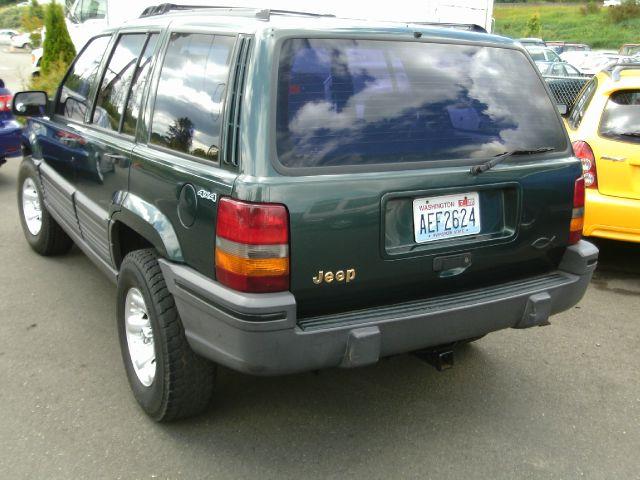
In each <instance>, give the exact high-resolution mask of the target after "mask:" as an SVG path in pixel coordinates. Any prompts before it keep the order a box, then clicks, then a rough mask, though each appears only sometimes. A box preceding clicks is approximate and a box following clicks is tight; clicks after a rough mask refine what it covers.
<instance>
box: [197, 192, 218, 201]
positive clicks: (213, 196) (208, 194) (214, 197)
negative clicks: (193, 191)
mask: <svg viewBox="0 0 640 480" xmlns="http://www.w3.org/2000/svg"><path fill="white" fill-rule="evenodd" d="M198 196H199V197H200V198H204V199H206V200H211V201H212V202H213V203H215V202H217V201H218V194H217V193H215V192H207V191H206V190H205V189H204V188H201V189H200V190H198Z"/></svg>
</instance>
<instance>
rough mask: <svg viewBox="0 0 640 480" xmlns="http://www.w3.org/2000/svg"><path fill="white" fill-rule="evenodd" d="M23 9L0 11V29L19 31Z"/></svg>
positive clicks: (14, 8) (10, 8)
mask: <svg viewBox="0 0 640 480" xmlns="http://www.w3.org/2000/svg"><path fill="white" fill-rule="evenodd" d="M22 10H24V7H7V8H3V9H1V10H0V28H12V29H15V30H17V29H19V28H20V27H21V26H22V23H21V21H20V19H21V17H22Z"/></svg>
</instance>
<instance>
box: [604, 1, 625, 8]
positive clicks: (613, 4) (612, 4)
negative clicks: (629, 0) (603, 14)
mask: <svg viewBox="0 0 640 480" xmlns="http://www.w3.org/2000/svg"><path fill="white" fill-rule="evenodd" d="M620 5H622V0H604V2H603V4H602V6H603V7H618V6H620Z"/></svg>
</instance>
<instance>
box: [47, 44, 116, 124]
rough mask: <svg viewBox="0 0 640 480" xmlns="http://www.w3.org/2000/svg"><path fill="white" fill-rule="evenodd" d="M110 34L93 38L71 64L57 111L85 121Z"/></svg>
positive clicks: (79, 120) (68, 116) (72, 118)
mask: <svg viewBox="0 0 640 480" xmlns="http://www.w3.org/2000/svg"><path fill="white" fill-rule="evenodd" d="M109 40H110V37H109V36H104V37H97V38H94V39H93V40H91V41H90V42H89V43H88V44H87V46H86V47H85V49H84V50H83V51H82V53H81V54H80V56H78V58H76V60H75V63H74V64H73V65H72V66H71V69H70V70H69V72H68V74H67V77H66V79H65V81H64V83H63V84H62V90H61V92H60V99H59V101H58V103H57V104H56V113H57V114H59V115H63V116H64V117H67V118H69V119H71V120H76V121H78V122H82V121H84V116H85V113H86V111H87V107H88V99H87V97H88V95H89V92H90V91H91V87H92V86H93V85H95V83H97V81H98V70H99V68H100V62H101V61H102V57H103V55H104V54H105V51H106V50H107V46H108V45H109Z"/></svg>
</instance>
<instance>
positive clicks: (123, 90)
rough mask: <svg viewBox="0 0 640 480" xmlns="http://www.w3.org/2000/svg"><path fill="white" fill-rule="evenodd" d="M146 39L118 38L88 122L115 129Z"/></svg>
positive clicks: (132, 36) (124, 36)
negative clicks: (91, 117)
mask: <svg viewBox="0 0 640 480" xmlns="http://www.w3.org/2000/svg"><path fill="white" fill-rule="evenodd" d="M146 39H147V36H146V35H145V34H128V35H122V36H121V37H120V38H119V39H118V43H117V45H116V47H115V49H114V50H113V54H112V55H111V58H110V59H109V63H108V64H107V67H106V69H105V71H104V75H103V77H102V83H101V84H100V89H99V91H98V98H97V100H96V108H95V110H94V111H93V120H92V123H95V124H96V125H98V126H100V127H102V128H107V129H109V130H116V131H117V130H119V127H120V119H121V118H122V113H123V111H124V104H125V102H126V101H127V93H128V92H129V86H130V85H131V80H132V78H133V75H134V73H135V71H136V66H137V64H138V56H139V55H140V52H141V51H142V47H143V46H144V43H145V41H146Z"/></svg>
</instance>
